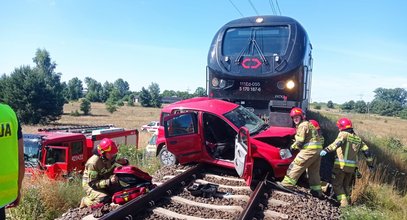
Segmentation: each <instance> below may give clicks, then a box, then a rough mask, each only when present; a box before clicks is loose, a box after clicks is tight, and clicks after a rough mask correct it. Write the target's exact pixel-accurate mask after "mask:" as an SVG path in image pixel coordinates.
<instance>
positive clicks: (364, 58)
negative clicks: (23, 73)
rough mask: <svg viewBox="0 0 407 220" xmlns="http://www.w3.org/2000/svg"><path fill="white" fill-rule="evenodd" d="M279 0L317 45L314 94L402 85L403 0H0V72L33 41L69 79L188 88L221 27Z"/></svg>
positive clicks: (342, 98)
mask: <svg viewBox="0 0 407 220" xmlns="http://www.w3.org/2000/svg"><path fill="white" fill-rule="evenodd" d="M272 3H273V4H272ZM277 3H278V6H279V9H280V12H281V15H283V16H288V17H292V18H294V19H296V20H297V21H299V22H300V23H301V24H302V26H303V27H304V28H305V29H306V30H307V33H308V35H309V38H310V40H311V43H312V45H313V57H314V63H313V64H314V69H313V77H312V90H311V101H312V102H327V101H329V100H331V101H333V102H335V103H339V104H340V103H343V102H346V101H349V100H355V101H357V100H365V101H371V100H372V99H373V98H374V92H373V91H374V90H375V89H376V88H379V87H383V88H405V89H407V53H406V52H407V25H406V21H407V1H402V0H400V1H378V0H340V1H339V0H337V1H326V0H307V1H299V0H279V1H276V0H247V1H246V0H172V1H169V0H110V1H108V0H0V74H3V73H5V74H10V73H12V72H13V70H14V69H15V68H18V67H20V66H22V65H30V66H34V63H33V62H32V58H33V57H34V56H35V52H36V50H37V49H38V48H39V49H46V50H47V51H48V52H49V53H50V56H51V59H52V60H53V61H55V62H56V64H57V68H56V72H59V73H62V76H61V80H62V81H65V82H68V81H69V80H70V79H72V78H74V77H78V78H79V79H80V80H82V81H83V82H84V79H85V77H91V78H93V79H95V80H97V81H99V82H101V83H102V84H103V83H104V82H105V81H109V82H114V81H115V80H117V79H119V78H122V79H123V80H125V81H127V82H128V83H129V85H130V90H132V91H140V90H141V88H142V87H145V88H147V87H148V86H149V85H150V84H151V83H152V82H155V83H157V84H158V85H159V86H160V89H161V91H164V90H175V91H189V92H190V93H193V92H194V91H195V89H196V88H197V87H203V88H205V80H206V77H205V75H206V64H207V55H208V50H209V45H210V43H211V41H212V38H213V36H214V35H215V33H216V32H217V30H218V29H219V28H221V27H222V26H223V25H224V24H226V23H227V22H229V21H231V20H234V19H238V18H241V17H242V16H244V17H246V16H257V15H275V14H280V13H278V10H277V9H276V7H277ZM272 5H273V6H274V7H275V9H276V10H274V11H273V10H272ZM275 11H277V12H275Z"/></svg>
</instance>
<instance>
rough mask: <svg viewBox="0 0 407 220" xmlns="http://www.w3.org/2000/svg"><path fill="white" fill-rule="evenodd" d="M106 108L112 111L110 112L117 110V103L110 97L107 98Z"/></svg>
mask: <svg viewBox="0 0 407 220" xmlns="http://www.w3.org/2000/svg"><path fill="white" fill-rule="evenodd" d="M106 110H107V111H108V112H110V114H113V112H115V111H117V106H116V103H115V102H114V101H113V100H112V99H110V98H109V99H107V100H106Z"/></svg>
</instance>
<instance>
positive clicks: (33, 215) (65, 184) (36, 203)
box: [7, 175, 85, 220]
mask: <svg viewBox="0 0 407 220" xmlns="http://www.w3.org/2000/svg"><path fill="white" fill-rule="evenodd" d="M78 188H80V189H82V184H81V179H80V177H78V176H76V177H74V178H73V179H72V180H70V181H67V180H64V181H59V180H57V181H55V180H50V179H48V177H47V176H44V175H38V176H35V177H32V178H30V179H25V180H24V182H23V187H22V192H21V193H22V200H21V201H20V205H19V206H17V207H16V208H12V209H7V212H8V214H9V217H10V219H27V220H28V219H55V218H57V217H58V216H60V215H61V214H62V213H64V212H66V211H67V210H68V209H69V208H72V207H76V206H78V205H79V201H80V199H81V198H82V197H83V196H84V195H85V194H84V192H83V191H82V190H78Z"/></svg>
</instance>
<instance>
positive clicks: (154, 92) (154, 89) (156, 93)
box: [148, 83, 162, 108]
mask: <svg viewBox="0 0 407 220" xmlns="http://www.w3.org/2000/svg"><path fill="white" fill-rule="evenodd" d="M148 90H149V92H150V96H151V103H150V104H151V106H152V107H157V108H160V107H161V104H162V102H161V96H160V86H159V85H158V84H157V83H151V85H150V86H149V87H148Z"/></svg>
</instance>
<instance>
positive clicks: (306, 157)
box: [281, 108, 322, 198]
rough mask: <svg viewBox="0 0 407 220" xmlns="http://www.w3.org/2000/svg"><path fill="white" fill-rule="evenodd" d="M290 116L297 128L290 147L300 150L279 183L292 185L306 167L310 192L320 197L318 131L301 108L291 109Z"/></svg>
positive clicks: (290, 186) (287, 185) (319, 145)
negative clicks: (306, 118)
mask: <svg viewBox="0 0 407 220" xmlns="http://www.w3.org/2000/svg"><path fill="white" fill-rule="evenodd" d="M290 116H291V118H292V119H293V121H294V123H295V125H296V128H297V131H296V134H295V142H294V143H293V144H292V145H291V149H292V150H300V152H299V153H298V154H297V156H296V157H295V159H294V161H293V162H292V163H291V164H290V166H289V167H288V170H287V174H286V176H285V177H284V179H283V181H282V182H281V184H282V185H283V186H284V187H289V188H292V187H294V186H295V185H296V184H297V181H298V179H299V178H300V176H301V175H302V174H303V173H304V171H305V170H306V169H308V176H309V184H310V188H311V194H312V195H313V196H316V197H318V198H322V193H321V183H320V176H319V167H320V164H321V158H320V156H319V153H320V152H321V150H322V145H321V143H320V138H319V136H318V132H317V130H316V129H315V127H314V126H313V125H312V124H311V123H310V122H308V121H307V120H305V115H304V112H303V111H302V109H301V108H293V109H291V112H290Z"/></svg>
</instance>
